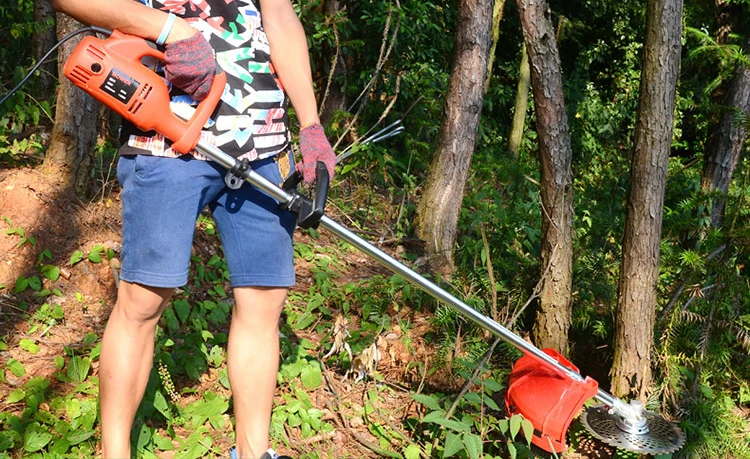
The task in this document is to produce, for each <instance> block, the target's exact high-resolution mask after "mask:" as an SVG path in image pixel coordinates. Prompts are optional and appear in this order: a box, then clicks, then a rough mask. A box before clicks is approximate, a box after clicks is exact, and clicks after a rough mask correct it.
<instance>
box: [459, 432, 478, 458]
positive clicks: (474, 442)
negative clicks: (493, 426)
mask: <svg viewBox="0 0 750 459" xmlns="http://www.w3.org/2000/svg"><path fill="white" fill-rule="evenodd" d="M463 440H464V445H465V446H466V451H467V452H468V453H469V457H470V458H471V459H478V458H479V457H480V456H481V455H482V439H481V438H479V435H476V434H473V433H465V434H464V438H463Z"/></svg>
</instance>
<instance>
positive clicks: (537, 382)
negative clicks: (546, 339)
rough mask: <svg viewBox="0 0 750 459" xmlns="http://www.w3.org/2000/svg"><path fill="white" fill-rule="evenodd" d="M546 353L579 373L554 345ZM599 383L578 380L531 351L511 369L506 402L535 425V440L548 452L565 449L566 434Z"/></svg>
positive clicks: (545, 350) (509, 410) (510, 410)
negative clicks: (531, 353)
mask: <svg viewBox="0 0 750 459" xmlns="http://www.w3.org/2000/svg"><path fill="white" fill-rule="evenodd" d="M542 351H543V352H544V353H545V354H547V355H549V356H550V357H552V358H554V359H555V360H557V361H558V362H559V363H560V364H562V365H563V366H565V367H567V368H570V369H571V370H573V371H575V372H576V373H578V368H577V367H576V366H575V365H573V364H572V363H570V361H568V360H567V359H566V358H565V357H563V356H562V355H560V354H559V353H558V352H557V351H555V350H554V349H543V350H542ZM598 390H599V384H598V383H597V382H596V381H595V380H593V379H591V378H589V377H586V378H585V379H584V380H583V381H576V380H574V379H571V378H570V376H568V375H565V374H563V373H562V372H561V371H560V370H558V369H556V368H554V367H552V366H551V365H548V364H547V365H545V364H543V363H541V362H540V360H539V359H538V358H536V357H533V356H531V355H525V356H523V357H521V358H520V359H518V361H517V362H516V364H515V365H514V366H513V371H512V372H511V373H510V381H509V385H508V391H507V393H506V395H505V405H506V407H507V408H508V412H509V413H510V414H522V415H523V417H525V418H526V419H528V420H529V421H531V423H532V424H533V425H534V435H533V437H532V439H531V442H532V443H534V444H535V445H536V446H538V447H540V448H542V449H543V450H545V451H548V452H553V451H554V452H556V453H561V452H563V451H564V450H565V448H566V444H565V435H566V432H567V430H568V426H569V425H570V423H571V421H572V420H573V418H574V417H575V416H576V415H578V413H579V412H580V411H581V408H582V407H583V404H584V403H585V402H586V400H588V399H590V398H591V397H593V396H594V395H596V393H597V391H598Z"/></svg>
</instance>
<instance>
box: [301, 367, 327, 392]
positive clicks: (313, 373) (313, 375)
mask: <svg viewBox="0 0 750 459" xmlns="http://www.w3.org/2000/svg"><path fill="white" fill-rule="evenodd" d="M300 380H302V385H303V386H305V389H307V390H313V389H317V388H318V387H320V385H321V384H323V372H322V370H321V368H320V364H319V363H318V362H316V361H312V362H309V363H308V365H306V366H305V368H303V369H302V372H301V373H300Z"/></svg>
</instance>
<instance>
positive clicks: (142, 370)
mask: <svg viewBox="0 0 750 459" xmlns="http://www.w3.org/2000/svg"><path fill="white" fill-rule="evenodd" d="M172 291H173V289H164V288H152V287H146V286H143V285H139V284H132V283H129V282H124V281H121V282H120V288H119V290H118V292H117V303H116V304H115V307H114V309H112V313H111V314H110V316H109V321H108V322H107V327H106V329H105V330H104V339H103V341H102V350H101V355H100V357H99V362H100V364H99V397H100V402H99V403H100V409H101V419H102V456H103V457H104V459H121V458H125V459H128V458H130V430H131V428H132V426H133V421H134V419H135V413H136V411H137V410H138V405H139V404H140V403H141V399H142V398H143V394H144V392H145V390H146V384H147V383H148V377H149V373H150V371H151V365H152V364H153V360H154V355H153V354H154V332H155V330H156V324H157V323H158V321H159V317H160V316H161V313H162V311H163V310H164V308H165V307H166V305H167V302H168V301H169V297H170V296H171V294H172Z"/></svg>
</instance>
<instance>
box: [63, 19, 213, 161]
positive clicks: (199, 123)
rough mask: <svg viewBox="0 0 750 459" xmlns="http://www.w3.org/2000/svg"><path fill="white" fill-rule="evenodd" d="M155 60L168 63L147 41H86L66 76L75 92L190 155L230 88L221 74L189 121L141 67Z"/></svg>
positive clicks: (118, 36)
mask: <svg viewBox="0 0 750 459" xmlns="http://www.w3.org/2000/svg"><path fill="white" fill-rule="evenodd" d="M146 56H151V57H154V58H156V59H159V60H161V61H164V53H162V52H160V51H159V50H157V49H154V48H153V47H151V46H150V45H149V44H148V42H147V41H146V40H144V39H143V38H140V37H136V36H133V35H127V34H124V33H122V32H119V31H117V30H115V31H113V32H112V35H111V36H110V37H109V38H107V39H106V40H102V39H100V38H97V37H94V36H87V37H84V38H83V39H82V40H81V42H80V43H79V44H78V46H76V48H75V49H74V50H73V53H72V54H71V55H70V57H69V58H68V60H67V62H66V63H65V67H64V69H63V73H64V74H65V76H66V77H68V78H69V79H70V81H72V82H73V84H75V85H76V86H78V87H80V88H82V89H83V90H84V91H86V92H87V93H89V94H91V95H92V96H93V97H94V98H96V99H97V100H99V101H100V102H102V103H103V104H105V105H106V106H107V107H109V108H110V109H112V110H114V111H115V112H117V113H118V114H119V115H120V116H122V117H123V118H125V119H127V120H128V121H130V122H131V123H133V124H134V125H135V126H137V127H138V128H139V129H141V130H143V131H152V130H153V131H156V132H158V133H160V134H162V135H164V136H165V137H166V138H168V139H169V140H171V141H172V142H173V144H172V148H173V149H174V150H176V151H178V152H180V153H188V152H190V151H191V150H192V149H193V148H194V147H195V145H196V144H197V143H198V140H199V139H200V134H201V131H202V129H203V126H204V125H205V124H206V121H208V118H209V117H210V116H211V113H213V111H214V108H215V107H216V104H218V102H219V99H221V95H222V94H223V92H224V87H225V85H226V75H225V74H224V73H217V74H216V76H215V77H214V81H213V83H212V84H211V90H210V92H209V94H208V96H207V97H206V98H205V99H204V100H203V101H201V102H200V104H198V107H197V109H196V111H195V112H194V113H193V115H192V117H191V118H190V119H189V120H183V119H182V118H179V117H178V116H176V115H175V114H174V113H172V111H171V110H170V108H169V89H168V88H167V84H166V82H165V81H164V79H163V78H162V77H161V76H159V75H157V74H156V73H154V71H153V70H151V69H150V68H148V67H146V66H145V65H143V64H142V62H141V59H143V58H144V57H146Z"/></svg>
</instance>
